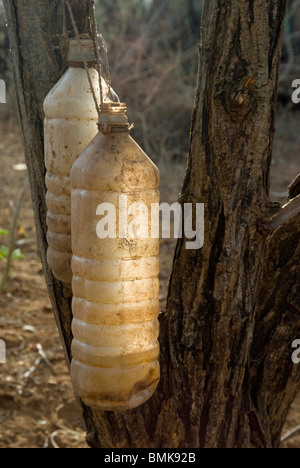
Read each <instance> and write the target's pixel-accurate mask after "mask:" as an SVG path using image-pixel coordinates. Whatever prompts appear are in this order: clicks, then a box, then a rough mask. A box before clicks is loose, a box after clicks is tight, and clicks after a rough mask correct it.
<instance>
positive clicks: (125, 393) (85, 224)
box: [71, 132, 160, 411]
mask: <svg viewBox="0 0 300 468" xmlns="http://www.w3.org/2000/svg"><path fill="white" fill-rule="evenodd" d="M71 182H72V249H73V260H72V269H73V283H72V287H73V294H74V298H73V316H74V318H73V324H72V329H73V335H74V340H73V344H72V354H73V361H72V365H71V374H72V380H73V383H74V385H75V387H76V388H77V391H78V393H79V395H80V396H81V398H82V400H83V401H84V402H85V403H86V404H87V405H88V406H91V407H97V408H100V409H103V410H115V411H124V410H127V409H131V408H134V407H137V406H139V405H141V404H142V403H144V402H145V401H146V400H147V399H148V398H150V396H151V395H152V394H153V392H154V390H155V388H156V386H157V383H158V381H159V372H160V371H159V363H158V357H159V344H158V335H159V324H158V314H159V281H158V275H159V258H158V255H159V239H157V238H152V237H151V222H152V219H151V207H152V204H155V203H156V204H157V203H159V191H158V186H159V172H158V169H157V168H156V167H155V166H154V164H153V163H152V162H151V161H150V160H149V158H148V157H147V156H146V155H145V154H144V152H143V151H142V150H141V148H139V146H138V145H137V144H136V143H135V142H134V141H133V140H132V138H131V137H130V136H129V135H128V133H127V132H121V133H110V134H108V135H102V134H101V133H99V134H98V135H97V137H96V138H95V139H94V141H93V142H92V144H91V145H89V147H88V148H87V150H86V151H85V152H84V153H83V155H81V156H80V157H79V158H78V160H77V161H76V163H75V164H74V166H73V169H72V174H71ZM140 206H143V207H144V208H143V209H144V221H145V222H146V224H147V225H148V236H146V235H145V229H144V227H145V226H140V225H139V223H138V222H137V223H135V221H134V220H135V219H136V216H138V215H139V214H140V213H139V211H138V208H139V207H140ZM99 207H102V208H101V209H100V211H99ZM132 207H133V208H134V207H135V208H136V210H134V209H133V208H132ZM145 213H146V214H145ZM105 216H106V217H107V223H108V224H107V229H108V233H107V237H106V238H103V237H104V236H103V235H102V238H100V237H99V230H98V228H99V221H101V219H102V221H103V219H104V217H105ZM132 223H133V224H134V223H135V233H134V237H133V236H131V235H130V228H132ZM104 224H105V223H104ZM139 229H141V230H143V236H141V235H140V233H139V232H138V231H139ZM132 231H134V229H133V228H132ZM102 234H103V233H102Z"/></svg>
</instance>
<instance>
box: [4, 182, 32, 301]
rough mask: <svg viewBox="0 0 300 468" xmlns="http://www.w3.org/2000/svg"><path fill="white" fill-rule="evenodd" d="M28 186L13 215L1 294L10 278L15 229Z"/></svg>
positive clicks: (20, 197) (22, 193) (23, 190)
mask: <svg viewBox="0 0 300 468" xmlns="http://www.w3.org/2000/svg"><path fill="white" fill-rule="evenodd" d="M25 190H26V188H23V189H22V190H21V192H20V194H19V196H18V200H17V204H16V207H15V210H14V216H13V221H12V225H11V230H10V237H9V249H8V255H7V261H6V266H5V269H4V272H3V275H2V278H1V282H0V296H1V295H2V294H3V292H4V288H5V285H6V282H7V280H8V276H9V272H10V267H11V262H12V256H13V253H14V250H15V230H16V227H17V222H18V217H19V213H20V209H21V203H22V199H23V196H24V194H25Z"/></svg>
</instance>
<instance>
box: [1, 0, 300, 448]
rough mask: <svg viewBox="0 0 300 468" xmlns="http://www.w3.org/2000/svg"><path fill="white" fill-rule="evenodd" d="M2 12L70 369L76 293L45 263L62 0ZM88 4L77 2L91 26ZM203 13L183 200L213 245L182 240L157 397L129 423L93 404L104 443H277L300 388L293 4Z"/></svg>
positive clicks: (97, 441) (240, 1)
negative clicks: (291, 99) (47, 146)
mask: <svg viewBox="0 0 300 468" xmlns="http://www.w3.org/2000/svg"><path fill="white" fill-rule="evenodd" d="M4 3H5V7H6V12H7V17H8V23H9V31H10V40H11V46H12V52H13V60H14V72H15V78H16V90H17V97H18V102H19V111H20V117H21V123H22V132H23V136H24V144H25V152H26V158H27V164H28V170H29V175H30V181H31V190H32V196H33V205H34V211H35V217H36V223H37V234H38V241H39V250H40V253H41V257H42V261H43V264H44V270H45V276H46V281H47V284H48V288H49V294H50V298H51V301H52V304H53V309H54V313H55V316H56V320H57V323H58V327H59V329H60V332H61V337H62V341H63V343H64V347H65V350H66V356H67V359H68V360H69V359H70V343H71V339H72V337H71V330H70V322H71V309H70V299H71V292H70V290H69V289H68V288H66V287H65V286H64V285H62V284H61V283H59V282H57V281H55V280H54V279H53V277H52V275H51V273H50V271H49V268H48V266H47V262H46V248H47V244H46V222H45V213H46V206H45V187H44V183H43V178H44V173H45V168H44V159H43V125H42V124H43V111H42V102H43V99H44V97H45V95H46V94H47V92H48V91H49V89H50V88H51V87H52V86H53V84H54V82H56V81H57V79H58V78H59V76H61V74H62V72H63V71H64V65H63V64H64V61H63V60H62V54H61V51H60V48H59V46H60V45H64V40H63V37H62V3H63V2H62V1H61V0H55V1H53V2H49V1H48V0H35V1H33V0H26V1H25V0H4ZM86 3H87V2H77V3H76V4H77V6H78V12H79V13H78V14H79V17H80V11H82V12H85V11H86V10H85V8H86ZM80 8H83V10H80ZM203 9H204V14H203V27H202V43H201V53H200V59H199V77H198V87H197V92H196V101H195V110H194V114H193V118H192V127H191V145H190V150H189V158H188V168H187V173H186V177H185V181H184V184H183V189H182V194H181V197H180V201H181V202H182V203H187V202H192V203H205V207H206V220H205V245H204V247H203V249H201V250H194V251H192V250H186V249H185V240H184V239H182V240H181V241H179V243H178V245H177V248H176V252H175V258H174V267H173V272H172V276H171V281H170V288H169V297H168V304H167V310H166V311H164V312H163V313H162V314H161V317H160V322H161V336H160V342H161V368H162V378H161V382H160V385H159V388H158V390H157V392H156V393H155V396H154V397H153V398H152V399H151V400H150V401H149V402H148V403H147V404H145V405H143V406H142V407H140V408H138V409H136V410H133V411H130V412H126V413H124V414H113V413H108V412H107V413H103V412H100V411H93V410H90V409H89V408H86V407H83V409H84V418H85V421H86V424H87V428H88V438H87V440H88V442H89V444H90V445H91V446H93V447H107V448H110V447H112V448H117V447H139V448H142V447H150V448H152V447H153V448H154V447H156V448H160V447H172V448H173V447H174V448H177V447H181V448H188V447H191V448H196V447H209V448H213V447H218V448H220V447H222V448H224V447H227V448H236V447H239V448H242V447H247V448H251V447H258V448H264V447H266V448H267V447H268V448H270V447H277V446H278V444H279V441H280V434H281V430H282V427H283V424H284V421H285V418H286V415H287V412H288V409H289V407H290V404H291V402H292V401H293V399H294V397H295V395H296V393H297V391H298V390H299V388H300V366H295V365H293V363H292V360H291V354H292V352H291V344H292V342H293V341H294V339H297V338H299V336H300V321H299V312H300V301H299V291H300V284H299V282H300V280H299V277H300V275H299V264H300V262H299V260H300V250H299V249H300V248H299V237H300V236H299V231H298V227H299V221H300V196H299V190H297V188H293V191H292V195H291V196H292V197H293V199H292V200H291V201H290V203H289V205H288V206H287V207H285V208H281V207H280V206H279V205H277V204H272V203H271V202H270V199H269V178H270V164H271V158H272V143H273V136H274V121H275V111H276V95H277V85H278V74H279V65H280V51H281V41H282V29H283V23H284V15H285V9H286V0H276V1H275V0H251V1H250V0H227V1H226V2H224V1H221V0H205V1H204V7H203ZM79 17H77V18H79ZM81 24H82V28H84V27H86V26H85V25H86V24H87V23H86V22H85V21H83V22H82V23H81ZM63 50H64V49H63Z"/></svg>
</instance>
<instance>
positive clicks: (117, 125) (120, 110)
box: [98, 102, 129, 135]
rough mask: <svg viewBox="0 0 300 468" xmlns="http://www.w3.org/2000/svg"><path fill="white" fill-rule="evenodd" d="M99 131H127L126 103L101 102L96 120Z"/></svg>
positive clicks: (105, 132) (106, 132)
mask: <svg viewBox="0 0 300 468" xmlns="http://www.w3.org/2000/svg"><path fill="white" fill-rule="evenodd" d="M98 128H99V131H100V132H102V133H104V134H105V135H106V134H108V133H122V132H124V133H125V132H127V133H128V131H129V124H128V118H127V115H126V104H124V103H121V102H109V103H106V102H105V103H103V104H102V106H101V114H100V117H99V121H98Z"/></svg>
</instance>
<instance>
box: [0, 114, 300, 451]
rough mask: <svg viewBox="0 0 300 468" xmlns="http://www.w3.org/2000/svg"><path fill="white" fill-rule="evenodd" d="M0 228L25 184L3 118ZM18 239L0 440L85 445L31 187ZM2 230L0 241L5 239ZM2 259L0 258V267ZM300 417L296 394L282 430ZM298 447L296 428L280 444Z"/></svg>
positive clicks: (287, 122)
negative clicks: (20, 255) (44, 265)
mask: <svg viewBox="0 0 300 468" xmlns="http://www.w3.org/2000/svg"><path fill="white" fill-rule="evenodd" d="M299 125H300V112H294V111H291V110H284V111H283V113H282V114H281V115H280V118H279V120H278V132H277V139H276V144H275V151H274V163H273V167H272V189H273V190H274V191H276V192H285V191H286V188H287V185H288V184H289V182H291V180H292V179H293V178H294V177H295V176H296V175H297V174H298V172H299V153H300V134H299V132H298V128H299ZM0 161H1V172H0V187H1V189H0V190H1V192H0V193H1V198H0V230H1V229H9V227H10V222H11V217H12V210H13V206H14V202H15V201H16V199H17V196H18V193H19V191H20V189H21V187H23V186H24V185H26V184H27V173H26V170H23V171H22V170H21V171H20V170H16V169H20V168H21V167H18V166H17V167H16V165H17V164H23V163H24V156H23V150H22V144H21V139H20V132H19V129H18V127H17V125H15V126H14V127H12V126H11V125H10V126H7V125H5V124H4V123H1V122H0ZM184 164H185V163H184V162H182V163H181V164H179V163H176V164H170V165H169V166H166V163H164V164H163V165H162V166H161V167H160V169H161V173H162V184H161V186H162V190H161V191H162V199H163V201H168V202H174V201H176V199H177V195H178V193H179V191H180V186H181V182H182V178H183V174H184ZM17 240H18V241H21V242H20V243H21V244H22V245H21V249H22V252H23V253H24V255H25V259H24V260H22V261H15V262H14V264H13V267H12V271H11V278H10V280H9V282H8V284H7V287H6V291H5V294H4V295H3V296H2V297H0V309H1V314H0V339H3V340H5V342H6V345H7V363H6V364H5V365H0V427H1V430H0V448H43V447H45V448H53V447H55V448H64V447H71V448H73V447H74V448H85V447H86V444H85V432H84V425H83V422H82V418H81V414H80V409H79V407H78V406H77V403H76V401H75V398H74V396H73V391H72V386H71V382H70V378H69V374H68V371H67V368H66V365H65V362H64V357H63V351H62V347H61V344H60V341H59V336H58V332H57V330H56V326H55V322H54V318H53V315H52V311H51V306H50V302H49V299H48V296H47V290H46V286H45V282H44V279H43V276H42V268H41V263H40V260H39V256H38V253H37V249H36V242H35V229H34V220H33V213H32V207H31V201H30V195H29V188H28V189H27V191H26V195H25V198H24V201H23V204H22V209H21V213H20V218H19V226H18V235H17ZM5 242H6V239H5V237H2V238H0V246H1V245H2V243H5ZM174 246H175V244H174V241H171V242H170V241H163V242H162V247H161V263H162V271H161V306H162V308H163V307H164V303H165V298H166V294H167V284H168V278H169V273H170V268H171V264H172V255H173V250H174ZM2 269H3V264H1V263H0V271H1V270H2ZM299 424H300V395H299V398H298V399H297V400H296V402H295V403H294V405H293V408H292V410H291V412H290V415H289V418H288V421H287V425H286V428H285V432H286V431H288V430H290V429H292V428H293V427H295V426H297V425H299ZM284 447H297V448H300V434H298V436H297V435H296V436H294V437H293V438H291V439H290V440H289V441H288V442H286V443H285V444H284Z"/></svg>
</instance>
